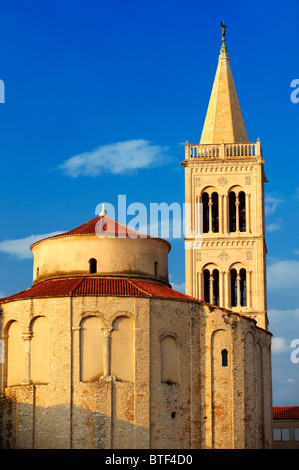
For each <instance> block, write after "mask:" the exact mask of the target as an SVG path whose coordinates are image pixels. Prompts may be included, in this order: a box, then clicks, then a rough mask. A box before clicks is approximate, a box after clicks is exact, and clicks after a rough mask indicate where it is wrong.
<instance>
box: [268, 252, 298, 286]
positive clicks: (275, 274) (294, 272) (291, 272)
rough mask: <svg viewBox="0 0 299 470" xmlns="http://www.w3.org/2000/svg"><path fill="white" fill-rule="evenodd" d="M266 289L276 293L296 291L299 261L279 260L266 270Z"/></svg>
mask: <svg viewBox="0 0 299 470" xmlns="http://www.w3.org/2000/svg"><path fill="white" fill-rule="evenodd" d="M267 280H268V288H269V289H270V290H276V291H286V290H287V292H291V291H294V290H295V291H296V292H297V291H298V286H299V261H297V260H280V261H277V262H276V263H273V264H271V265H270V266H269V267H268V270H267Z"/></svg>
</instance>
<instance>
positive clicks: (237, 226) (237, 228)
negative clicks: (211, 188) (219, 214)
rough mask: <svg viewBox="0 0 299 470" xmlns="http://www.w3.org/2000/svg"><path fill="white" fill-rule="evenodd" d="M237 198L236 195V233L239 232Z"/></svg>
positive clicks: (238, 203)
mask: <svg viewBox="0 0 299 470" xmlns="http://www.w3.org/2000/svg"><path fill="white" fill-rule="evenodd" d="M239 205H240V201H239V196H238V195H236V232H239V231H240V220H239Z"/></svg>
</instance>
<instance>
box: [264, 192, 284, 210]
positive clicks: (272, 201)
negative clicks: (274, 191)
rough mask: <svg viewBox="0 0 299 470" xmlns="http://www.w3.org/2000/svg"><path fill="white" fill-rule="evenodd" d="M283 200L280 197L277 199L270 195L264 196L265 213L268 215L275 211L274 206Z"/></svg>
mask: <svg viewBox="0 0 299 470" xmlns="http://www.w3.org/2000/svg"><path fill="white" fill-rule="evenodd" d="M282 203H283V201H282V200H281V199H277V198H275V197H272V196H266V197H265V214H266V215H270V214H273V213H274V212H275V211H276V208H277V207H278V206H279V204H282Z"/></svg>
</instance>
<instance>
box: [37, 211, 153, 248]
mask: <svg viewBox="0 0 299 470" xmlns="http://www.w3.org/2000/svg"><path fill="white" fill-rule="evenodd" d="M95 234H98V235H102V236H117V237H121V236H123V237H125V236H130V235H131V236H132V237H137V236H139V237H144V238H150V235H146V234H144V233H140V232H136V230H133V229H131V228H129V227H126V226H125V225H123V224H121V223H120V222H117V221H116V220H113V219H111V217H108V216H107V215H105V216H98V217H95V218H94V219H92V220H89V221H88V222H85V223H84V224H82V225H79V227H76V228H73V229H72V230H69V231H68V232H64V233H59V234H58V235H53V236H52V237H47V238H43V239H42V240H38V241H37V242H35V243H33V244H32V245H31V248H32V247H33V246H34V245H36V244H37V243H39V242H41V241H43V240H50V239H55V238H62V237H70V236H74V235H95Z"/></svg>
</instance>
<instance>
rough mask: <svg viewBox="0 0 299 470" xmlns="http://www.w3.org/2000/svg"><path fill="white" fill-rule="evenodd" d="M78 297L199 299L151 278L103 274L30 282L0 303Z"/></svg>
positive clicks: (0, 300) (195, 300) (196, 300)
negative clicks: (24, 288) (142, 278)
mask: <svg viewBox="0 0 299 470" xmlns="http://www.w3.org/2000/svg"><path fill="white" fill-rule="evenodd" d="M70 296H71V297H73V296H74V297H79V296H116V297H118V296H120V297H123V296H125V297H145V298H163V299H172V300H187V301H193V302H199V300H198V299H194V298H193V297H190V296H188V295H185V294H182V293H181V292H177V291H175V290H173V289H171V288H170V287H167V286H165V285H161V284H156V283H155V282H150V281H140V280H132V279H127V278H106V277H86V276H84V277H74V278H65V279H49V280H45V281H42V282H39V283H36V284H33V286H31V287H30V288H29V289H27V290H24V291H21V292H18V293H17V294H13V295H11V296H9V297H5V298H4V299H0V303H7V302H13V301H16V300H25V299H30V298H47V297H70Z"/></svg>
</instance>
